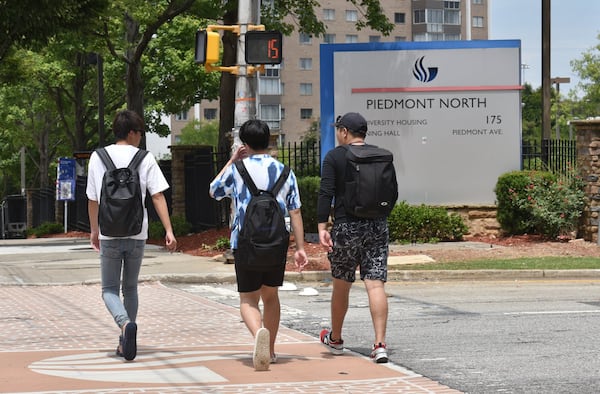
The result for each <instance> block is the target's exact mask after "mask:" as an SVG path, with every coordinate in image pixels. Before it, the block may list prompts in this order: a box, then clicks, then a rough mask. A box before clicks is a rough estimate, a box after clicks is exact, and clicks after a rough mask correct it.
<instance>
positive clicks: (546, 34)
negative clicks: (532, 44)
mask: <svg viewBox="0 0 600 394" xmlns="http://www.w3.org/2000/svg"><path fill="white" fill-rule="evenodd" d="M550 88H551V85H550V0H542V141H541V143H542V146H541V148H542V162H543V163H548V147H546V146H544V145H545V144H544V141H548V143H549V142H550V132H551V128H550Z"/></svg>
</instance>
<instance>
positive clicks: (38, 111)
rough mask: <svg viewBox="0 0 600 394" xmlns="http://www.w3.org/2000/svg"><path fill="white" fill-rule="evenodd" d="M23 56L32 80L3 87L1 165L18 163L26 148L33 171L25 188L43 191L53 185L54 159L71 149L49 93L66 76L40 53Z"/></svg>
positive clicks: (0, 102)
mask: <svg viewBox="0 0 600 394" xmlns="http://www.w3.org/2000/svg"><path fill="white" fill-rule="evenodd" d="M20 56H21V59H22V63H21V66H22V67H23V72H25V73H26V74H27V75H30V77H31V78H30V79H28V80H27V83H20V84H18V85H6V84H5V85H2V86H0V129H2V130H3V131H4V136H5V137H6V140H4V141H3V144H5V145H6V147H7V150H6V151H4V152H5V154H3V155H2V162H3V163H4V164H12V165H14V164H16V163H18V157H17V156H15V152H18V151H19V149H20V148H21V147H25V148H26V151H27V163H28V168H30V169H34V171H32V170H30V171H29V172H28V173H27V185H26V186H27V187H33V186H39V187H42V188H44V187H47V186H49V185H50V184H51V183H50V182H51V181H50V177H49V174H50V173H51V172H52V171H50V168H51V166H52V165H53V164H54V161H55V160H54V159H55V158H56V157H57V155H61V154H64V153H66V152H65V148H67V149H68V145H67V144H65V140H64V133H62V128H61V122H60V117H59V116H58V110H57V108H56V105H55V102H53V101H52V100H51V99H50V96H49V94H48V92H49V89H51V84H52V83H53V82H55V81H57V80H59V79H61V78H63V77H64V76H65V74H64V72H63V71H62V69H61V67H60V64H57V63H54V62H47V61H46V59H45V58H44V57H43V56H42V55H40V54H38V53H34V52H31V51H21V52H20ZM17 168H19V167H18V166H17ZM14 172H15V171H14V170H13V174H14Z"/></svg>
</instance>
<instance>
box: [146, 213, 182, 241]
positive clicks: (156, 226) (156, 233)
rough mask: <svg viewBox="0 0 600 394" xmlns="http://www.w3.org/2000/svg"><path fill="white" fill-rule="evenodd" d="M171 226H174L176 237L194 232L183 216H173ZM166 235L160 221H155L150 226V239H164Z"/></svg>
mask: <svg viewBox="0 0 600 394" xmlns="http://www.w3.org/2000/svg"><path fill="white" fill-rule="evenodd" d="M171 226H173V234H175V236H176V237H180V236H183V235H188V234H189V233H190V231H192V225H191V224H189V223H188V222H187V221H186V220H185V217H183V216H181V215H175V216H171ZM165 234H166V233H165V229H164V227H163V225H162V223H161V222H160V220H155V221H152V222H150V223H149V224H148V238H150V239H160V238H164V236H165Z"/></svg>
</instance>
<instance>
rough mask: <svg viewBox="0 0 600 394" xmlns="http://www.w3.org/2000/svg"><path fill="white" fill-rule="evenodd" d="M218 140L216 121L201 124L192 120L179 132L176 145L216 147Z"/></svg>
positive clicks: (217, 124)
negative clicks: (178, 139)
mask: <svg viewBox="0 0 600 394" xmlns="http://www.w3.org/2000/svg"><path fill="white" fill-rule="evenodd" d="M218 139H219V122H218V121H216V120H213V121H210V122H202V121H199V120H193V121H191V122H189V123H188V124H187V125H186V126H185V127H184V128H183V129H182V130H181V135H180V141H179V143H178V145H210V146H213V147H216V146H217V143H218Z"/></svg>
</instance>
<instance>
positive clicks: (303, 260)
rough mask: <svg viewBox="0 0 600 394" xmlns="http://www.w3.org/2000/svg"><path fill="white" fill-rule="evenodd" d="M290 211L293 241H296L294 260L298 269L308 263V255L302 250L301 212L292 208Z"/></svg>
mask: <svg viewBox="0 0 600 394" xmlns="http://www.w3.org/2000/svg"><path fill="white" fill-rule="evenodd" d="M289 213H290V222H291V224H292V231H293V232H294V241H295V242H296V252H295V253H294V262H295V264H296V268H298V271H302V269H303V268H304V267H305V266H306V264H308V257H307V256H306V251H305V250H304V223H303V222H302V213H301V212H300V209H292V210H291V211H289Z"/></svg>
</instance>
